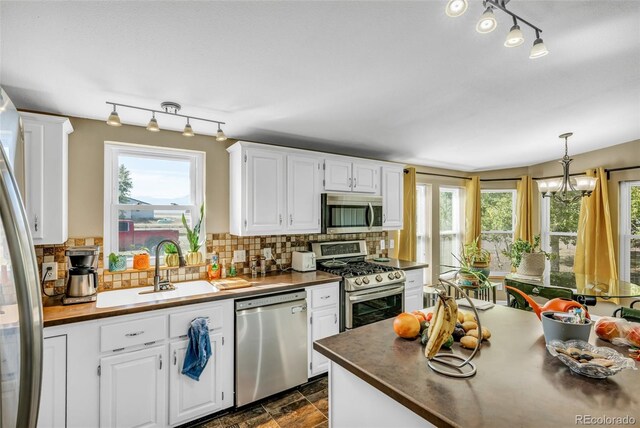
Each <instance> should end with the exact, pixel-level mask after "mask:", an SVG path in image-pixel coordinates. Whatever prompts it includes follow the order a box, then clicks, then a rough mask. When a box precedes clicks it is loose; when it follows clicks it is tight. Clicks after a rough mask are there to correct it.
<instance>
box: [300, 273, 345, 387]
mask: <svg viewBox="0 0 640 428" xmlns="http://www.w3.org/2000/svg"><path fill="white" fill-rule="evenodd" d="M339 291H340V290H339V284H338V283H337V282H334V283H331V284H327V285H317V286H315V287H308V288H307V318H308V328H309V335H308V337H309V352H308V358H309V377H313V376H316V375H319V374H321V373H326V372H327V370H328V368H329V360H328V359H327V357H325V356H324V355H322V354H320V353H318V352H316V351H314V350H313V342H314V341H316V340H320V339H323V338H325V337H329V336H333V335H335V334H338V333H339V332H340V306H339Z"/></svg>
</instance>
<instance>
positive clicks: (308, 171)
mask: <svg viewBox="0 0 640 428" xmlns="http://www.w3.org/2000/svg"><path fill="white" fill-rule="evenodd" d="M319 174H320V161H319V159H318V158H316V157H310V156H300V155H288V156H287V177H286V180H287V218H286V220H287V232H288V233H320V181H319Z"/></svg>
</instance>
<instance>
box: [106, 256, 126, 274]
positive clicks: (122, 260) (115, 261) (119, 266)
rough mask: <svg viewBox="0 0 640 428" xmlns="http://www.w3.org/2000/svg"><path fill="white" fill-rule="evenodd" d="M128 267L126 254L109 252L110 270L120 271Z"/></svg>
mask: <svg viewBox="0 0 640 428" xmlns="http://www.w3.org/2000/svg"><path fill="white" fill-rule="evenodd" d="M126 269H127V256H126V255H125V254H116V253H111V254H109V271H110V272H120V271H123V270H126Z"/></svg>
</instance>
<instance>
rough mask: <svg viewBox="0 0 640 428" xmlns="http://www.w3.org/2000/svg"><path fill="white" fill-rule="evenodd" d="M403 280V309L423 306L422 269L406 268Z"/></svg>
mask: <svg viewBox="0 0 640 428" xmlns="http://www.w3.org/2000/svg"><path fill="white" fill-rule="evenodd" d="M404 273H405V282H404V311H405V312H412V311H416V310H418V309H423V308H424V269H412V270H406V271H405V272H404Z"/></svg>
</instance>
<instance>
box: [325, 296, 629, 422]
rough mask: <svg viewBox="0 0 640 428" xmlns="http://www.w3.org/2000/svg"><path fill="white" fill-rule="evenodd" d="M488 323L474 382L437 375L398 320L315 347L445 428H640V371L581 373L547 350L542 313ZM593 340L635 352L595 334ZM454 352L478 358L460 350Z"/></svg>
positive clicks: (497, 310)
mask: <svg viewBox="0 0 640 428" xmlns="http://www.w3.org/2000/svg"><path fill="white" fill-rule="evenodd" d="M480 317H481V318H480V319H481V321H482V325H483V326H485V327H488V328H489V329H490V330H491V332H492V336H491V340H490V342H484V343H485V344H484V345H483V346H482V349H481V351H480V352H479V353H478V355H476V358H475V359H474V363H475V364H476V366H477V369H478V372H477V374H476V375H475V376H474V377H472V378H468V379H455V378H451V377H445V376H442V375H440V374H437V373H435V372H433V371H432V370H431V369H430V368H429V367H428V366H427V360H426V358H425V356H424V347H423V346H421V345H420V342H419V341H417V340H415V341H409V340H405V339H400V338H398V337H397V336H396V335H395V333H394V332H393V328H392V324H393V320H391V319H389V320H385V321H381V322H378V323H375V324H369V325H366V326H364V327H360V328H358V329H355V330H351V331H348V332H345V333H342V334H339V335H337V336H332V337H328V338H325V339H322V340H320V341H317V342H315V343H314V345H313V348H314V349H315V350H316V351H318V352H320V353H321V354H323V355H325V356H326V357H328V358H329V359H330V360H331V361H333V362H334V363H336V364H338V365H340V366H342V367H343V368H345V369H346V370H348V371H349V372H351V373H352V374H354V375H355V376H357V377H359V378H360V379H362V380H364V381H365V382H367V383H368V384H370V385H371V386H373V387H374V388H376V389H378V390H379V391H381V392H383V393H384V394H386V395H388V396H389V397H390V399H393V400H396V401H397V402H399V403H400V404H402V405H403V406H405V407H406V408H408V409H410V410H411V411H413V412H415V413H416V414H418V415H420V416H422V417H423V418H424V419H426V420H428V421H429V422H431V423H433V424H435V425H437V426H439V427H440V426H446V427H449V426H451V427H540V426H575V425H576V416H577V415H591V416H593V417H602V416H607V417H618V416H620V417H623V416H627V415H628V416H630V417H633V418H635V420H636V421H640V406H639V404H640V371H638V370H624V371H622V372H620V373H618V374H616V375H615V376H612V377H610V378H608V379H591V378H587V377H583V376H580V375H577V374H573V373H572V372H571V371H570V370H569V368H568V367H566V366H565V365H564V364H563V363H562V362H561V361H560V360H558V359H557V358H554V357H552V356H551V355H550V354H549V353H548V352H547V351H546V349H545V341H544V337H543V335H542V325H541V323H540V321H539V320H538V318H537V317H536V316H535V314H533V313H531V312H525V311H520V310H517V309H511V308H507V307H502V306H496V307H494V308H493V309H490V310H488V311H484V312H480ZM590 341H591V343H593V344H595V345H596V346H610V347H613V348H614V349H616V350H618V351H619V352H621V353H623V354H625V353H626V351H627V348H626V347H614V346H613V345H610V344H609V343H607V342H604V341H601V340H599V339H597V337H596V336H595V334H594V333H593V331H592V336H591V339H590ZM453 352H455V353H458V354H466V355H468V354H469V353H470V351H467V350H464V349H462V348H460V345H459V344H455V345H454V346H453ZM636 365H637V363H636Z"/></svg>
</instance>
